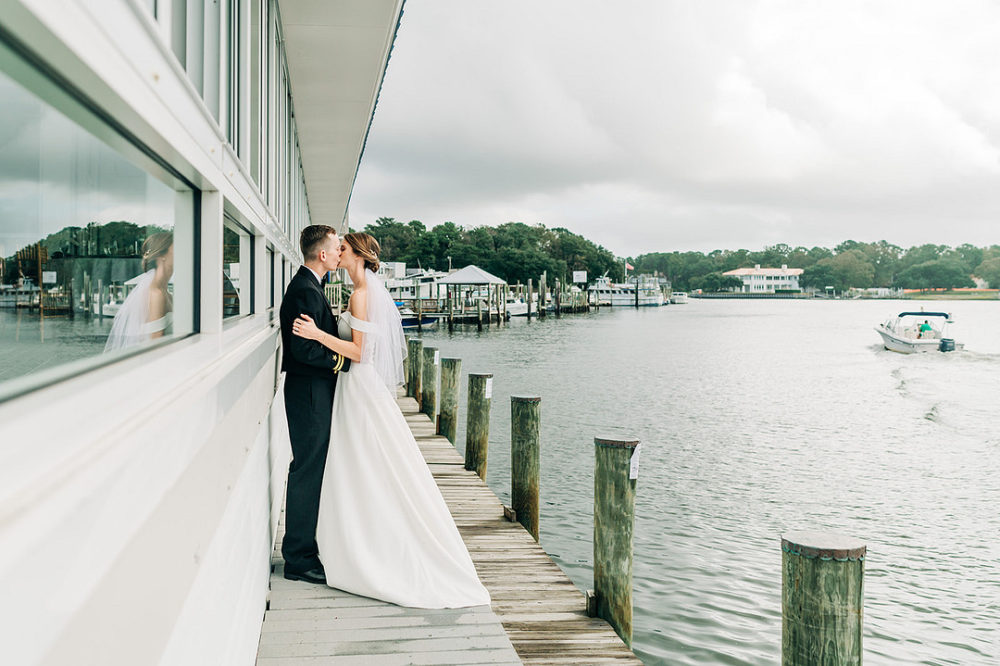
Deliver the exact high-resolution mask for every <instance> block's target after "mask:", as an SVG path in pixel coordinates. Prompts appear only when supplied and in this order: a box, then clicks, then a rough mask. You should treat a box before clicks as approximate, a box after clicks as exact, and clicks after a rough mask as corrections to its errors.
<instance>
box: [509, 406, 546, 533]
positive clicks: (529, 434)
mask: <svg viewBox="0 0 1000 666" xmlns="http://www.w3.org/2000/svg"><path fill="white" fill-rule="evenodd" d="M541 404H542V399H541V398H540V397H538V396H517V395H512V396H510V504H511V508H513V509H514V511H515V512H517V521H518V522H519V523H521V524H522V525H524V529H526V530H528V532H529V533H530V534H531V536H533V537H534V538H535V541H538V485H539V484H538V478H539V448H540V447H539V436H538V430H539V422H540V414H541Z"/></svg>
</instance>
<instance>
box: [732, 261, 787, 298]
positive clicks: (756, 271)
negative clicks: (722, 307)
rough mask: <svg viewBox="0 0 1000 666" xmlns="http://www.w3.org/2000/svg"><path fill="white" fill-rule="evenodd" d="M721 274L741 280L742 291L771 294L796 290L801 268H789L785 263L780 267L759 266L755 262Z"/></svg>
mask: <svg viewBox="0 0 1000 666" xmlns="http://www.w3.org/2000/svg"><path fill="white" fill-rule="evenodd" d="M723 275H729V276H732V277H737V278H739V279H740V280H742V281H743V288H742V289H740V291H741V292H742V293H751V294H773V293H775V292H776V291H798V290H799V276H800V275H802V269H801V268H789V267H788V266H786V265H785V264H782V265H781V268H761V267H760V264H756V265H755V266H754V267H753V268H737V269H736V270H732V271H726V272H725V273H723Z"/></svg>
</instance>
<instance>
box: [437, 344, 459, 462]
mask: <svg viewBox="0 0 1000 666" xmlns="http://www.w3.org/2000/svg"><path fill="white" fill-rule="evenodd" d="M461 380H462V359H460V358H443V359H441V413H440V414H439V415H438V424H437V434H439V435H444V436H445V437H447V438H448V441H449V442H451V443H452V445H453V446H454V444H455V439H456V438H457V436H458V388H459V382H461Z"/></svg>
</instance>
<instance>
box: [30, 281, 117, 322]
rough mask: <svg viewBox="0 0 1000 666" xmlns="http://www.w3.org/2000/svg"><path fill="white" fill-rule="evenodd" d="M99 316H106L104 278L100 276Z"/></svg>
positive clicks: (98, 288) (98, 286) (98, 290)
mask: <svg viewBox="0 0 1000 666" xmlns="http://www.w3.org/2000/svg"><path fill="white" fill-rule="evenodd" d="M39 298H41V296H39ZM97 316H99V317H102V318H103V317H104V280H102V279H100V278H98V280H97Z"/></svg>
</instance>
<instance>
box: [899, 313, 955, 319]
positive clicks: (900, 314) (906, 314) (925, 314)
mask: <svg viewBox="0 0 1000 666" xmlns="http://www.w3.org/2000/svg"><path fill="white" fill-rule="evenodd" d="M898 316H899V317H944V318H945V319H951V315H950V314H948V313H947V312H900V313H899V315H898Z"/></svg>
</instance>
